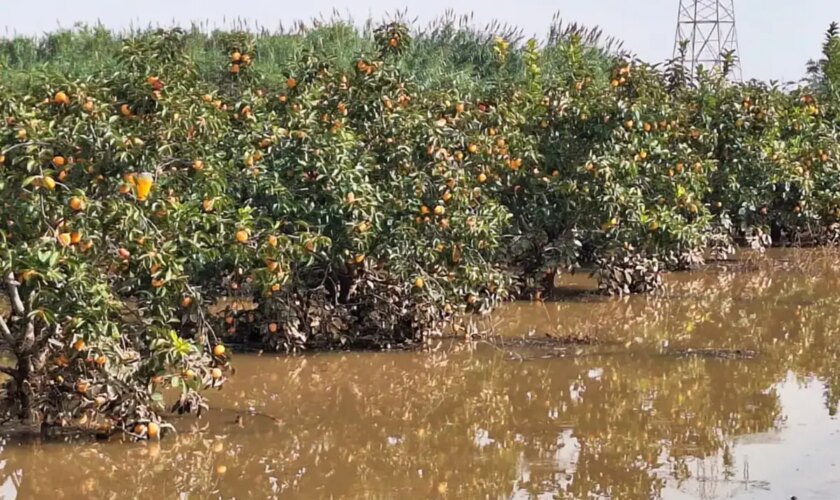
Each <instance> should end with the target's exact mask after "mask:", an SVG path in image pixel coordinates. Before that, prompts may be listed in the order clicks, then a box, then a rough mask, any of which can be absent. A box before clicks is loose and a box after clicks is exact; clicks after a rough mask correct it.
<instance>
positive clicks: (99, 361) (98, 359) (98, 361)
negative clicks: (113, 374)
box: [96, 354, 108, 368]
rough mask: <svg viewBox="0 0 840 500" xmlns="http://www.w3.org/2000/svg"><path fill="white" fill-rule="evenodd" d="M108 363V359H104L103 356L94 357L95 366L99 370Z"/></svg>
mask: <svg viewBox="0 0 840 500" xmlns="http://www.w3.org/2000/svg"><path fill="white" fill-rule="evenodd" d="M107 363H108V358H106V357H105V355H104V354H100V355H99V356H97V357H96V364H97V365H98V366H99V367H100V368H101V367H103V366H105V365H106V364H107Z"/></svg>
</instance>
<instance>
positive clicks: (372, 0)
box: [0, 0, 840, 80]
mask: <svg viewBox="0 0 840 500" xmlns="http://www.w3.org/2000/svg"><path fill="white" fill-rule="evenodd" d="M678 4H679V0H635V1H631V0H481V1H479V0H398V1H389V0H303V1H301V0H291V1H290V0H274V1H269V0H233V1H231V0H141V1H130V2H129V1H124V0H72V1H69V0H29V1H22V2H21V1H17V2H16V1H12V0H0V27H2V26H5V27H7V29H8V30H9V31H7V32H5V35H8V34H9V33H10V32H11V31H12V30H13V31H16V32H18V33H26V34H40V33H43V32H45V31H49V30H52V29H55V28H56V26H58V25H61V26H64V27H68V26H72V25H73V23H74V22H77V21H84V22H88V23H92V22H96V21H97V20H100V21H101V22H102V23H103V24H105V25H106V26H108V27H112V28H123V27H127V26H129V25H130V24H132V23H134V24H135V25H138V24H139V25H145V24H148V23H149V22H153V23H162V24H165V25H169V24H171V23H172V22H173V20H174V22H175V23H178V24H187V23H189V22H190V21H192V20H209V21H210V22H211V23H215V24H222V22H223V19H225V18H226V19H228V20H230V19H232V18H235V17H242V18H247V19H251V20H256V21H258V22H259V23H260V24H262V25H265V26H267V27H273V26H276V25H277V24H278V23H279V22H281V21H282V22H283V23H284V24H285V25H287V26H288V25H289V24H291V23H292V22H293V21H297V20H308V19H310V18H312V17H315V16H318V15H319V14H322V13H323V14H329V13H330V12H331V11H332V9H337V10H338V11H339V12H340V13H342V14H345V15H348V14H349V15H352V17H353V18H354V19H356V20H363V19H365V18H367V17H368V16H373V17H374V18H381V17H382V16H383V15H385V14H388V13H393V12H394V11H397V10H401V9H404V8H407V9H408V13H409V15H410V16H413V17H417V18H419V20H420V21H421V22H425V21H429V20H431V19H433V18H435V17H438V16H440V15H442V14H443V13H444V12H445V11H446V10H447V9H454V11H455V12H456V13H457V14H468V13H471V12H472V13H474V16H475V21H476V23H477V24H479V25H482V26H483V25H484V23H486V22H487V21H490V20H491V19H498V20H501V21H503V22H507V23H508V24H513V25H516V26H520V27H521V28H523V29H524V30H525V32H526V34H529V35H531V34H536V35H539V36H543V35H544V34H545V33H546V32H547V29H548V25H549V23H550V20H551V18H552V16H553V15H554V14H555V13H559V14H560V16H561V17H562V18H563V19H564V20H566V21H578V22H581V23H583V24H585V25H588V26H594V25H598V26H600V27H601V28H602V29H603V30H604V32H605V33H606V34H609V35H613V36H615V37H617V38H619V39H621V40H623V41H624V42H625V46H626V47H627V48H628V49H630V50H631V51H633V52H635V53H636V54H638V55H639V56H641V57H642V58H643V59H646V60H648V61H662V60H664V59H666V58H668V57H670V55H671V53H672V51H673V38H674V32H675V28H676V16H677V6H678ZM735 10H736V13H737V23H738V36H739V41H740V48H741V60H742V68H743V73H744V77H745V78H752V77H755V78H764V79H771V78H772V79H779V80H792V79H798V78H800V77H801V76H802V75H803V74H804V67H805V63H806V62H807V60H808V59H809V58H816V57H818V56H819V50H820V45H821V43H822V39H823V33H824V32H825V30H826V29H827V27H828V25H829V23H830V22H831V21H833V20H837V21H840V0H735ZM2 33H3V32H0V35H2ZM5 35H2V36H5Z"/></svg>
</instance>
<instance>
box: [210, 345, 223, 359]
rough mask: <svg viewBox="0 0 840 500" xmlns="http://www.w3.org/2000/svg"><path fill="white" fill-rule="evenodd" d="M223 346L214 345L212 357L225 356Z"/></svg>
mask: <svg viewBox="0 0 840 500" xmlns="http://www.w3.org/2000/svg"><path fill="white" fill-rule="evenodd" d="M225 351H226V349H225V346H224V345H222V344H216V347H214V348H213V356H219V357H221V356H224V355H225Z"/></svg>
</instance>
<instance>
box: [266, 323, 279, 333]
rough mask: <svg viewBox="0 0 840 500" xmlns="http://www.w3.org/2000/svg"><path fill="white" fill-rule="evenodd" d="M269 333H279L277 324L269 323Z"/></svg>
mask: <svg viewBox="0 0 840 500" xmlns="http://www.w3.org/2000/svg"><path fill="white" fill-rule="evenodd" d="M268 331H269V332H271V333H277V323H269V324H268Z"/></svg>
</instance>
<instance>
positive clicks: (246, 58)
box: [242, 54, 259, 94]
mask: <svg viewBox="0 0 840 500" xmlns="http://www.w3.org/2000/svg"><path fill="white" fill-rule="evenodd" d="M242 64H245V65H248V64H251V56H249V55H248V54H242ZM257 93H258V94H259V91H257Z"/></svg>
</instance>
